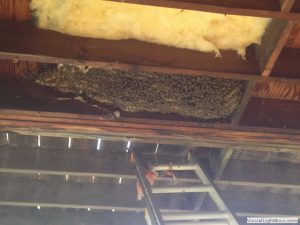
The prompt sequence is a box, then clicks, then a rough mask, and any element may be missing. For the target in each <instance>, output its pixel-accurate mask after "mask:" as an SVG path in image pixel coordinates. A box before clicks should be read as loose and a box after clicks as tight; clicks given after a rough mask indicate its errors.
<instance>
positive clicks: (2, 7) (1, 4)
mask: <svg viewBox="0 0 300 225" xmlns="http://www.w3.org/2000/svg"><path fill="white" fill-rule="evenodd" d="M29 1H30V0H0V19H1V20H14V21H27V20H29V19H30V18H31V15H30V11H29Z"/></svg>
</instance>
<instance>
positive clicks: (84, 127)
mask: <svg viewBox="0 0 300 225" xmlns="http://www.w3.org/2000/svg"><path fill="white" fill-rule="evenodd" d="M25 114H26V113H25ZM43 115H44V113H43V112H27V115H24V114H23V112H22V111H17V110H1V111H0V125H1V127H0V129H1V130H2V131H3V130H4V131H5V130H12V131H16V130H21V131H34V132H35V133H36V134H38V133H39V132H42V131H43V130H44V131H47V130H48V131H49V130H52V132H55V133H56V134H58V133H69V134H70V133H73V134H76V133H77V134H81V135H83V134H88V135H92V136H94V137H99V135H101V136H111V137H122V138H121V139H119V140H122V139H123V140H124V139H125V138H130V139H131V140H132V141H134V140H144V141H146V140H148V142H149V140H153V141H154V143H158V142H159V143H166V142H169V143H171V144H172V143H182V144H185V143H189V144H195V145H198V146H199V145H201V146H206V147H209V146H210V147H213V146H214V147H221V148H224V147H229V148H230V147H232V148H233V149H252V150H255V149H257V150H274V151H275V150H278V149H281V150H286V149H290V150H295V151H299V149H298V146H299V142H300V135H299V132H298V131H292V130H287V129H281V130H276V129H275V130H271V129H261V130H259V129H257V128H249V127H244V128H243V127H238V128H233V127H231V126H219V127H217V126H214V127H211V128H208V126H209V125H207V124H200V123H196V126H195V124H194V125H193V126H189V125H191V124H189V123H187V124H185V123H184V122H181V125H179V124H176V123H173V122H172V121H162V122H160V121H154V122H152V123H151V120H142V119H139V120H134V119H133V120H132V122H129V121H126V119H125V118H123V119H122V120H116V121H112V120H106V119H103V118H101V117H100V118H99V117H97V116H88V115H85V116H83V117H82V118H84V117H85V118H86V119H80V117H81V115H76V114H75V115H74V116H75V117H78V119H72V118H67V117H66V116H67V115H68V114H65V116H62V117H59V116H60V115H64V114H60V113H53V114H51V113H46V115H48V117H47V116H46V117H44V116H43ZM49 115H52V116H55V117H49ZM87 118H90V119H87ZM134 121H135V122H134ZM148 121H149V122H148ZM156 122H158V123H156ZM232 137H235V139H234V140H233V139H232ZM157 141H158V142H157ZM146 142H147V141H146Z"/></svg>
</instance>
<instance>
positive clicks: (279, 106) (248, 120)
mask: <svg viewBox="0 0 300 225" xmlns="http://www.w3.org/2000/svg"><path fill="white" fill-rule="evenodd" d="M299 113H300V102H299V101H288V100H278V99H268V98H257V97H255V98H254V97H253V98H251V100H250V101H249V105H248V109H247V110H246V111H245V114H244V116H243V119H242V121H241V125H246V126H247V125H249V126H259V127H273V128H284V129H299V128H300V120H299V116H298V115H299Z"/></svg>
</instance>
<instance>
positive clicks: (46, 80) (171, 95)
mask: <svg viewBox="0 0 300 225" xmlns="http://www.w3.org/2000/svg"><path fill="white" fill-rule="evenodd" d="M35 80H36V82H37V83H39V84H41V85H46V86H50V87H54V88H55V89H58V90H59V91H61V92H70V93H73V94H75V95H78V96H83V97H84V98H88V99H90V100H93V101H95V102H98V103H99V105H101V104H106V105H111V106H113V107H116V108H119V109H121V110H123V111H128V112H156V113H163V114H168V113H175V114H179V115H182V116H187V117H195V118H199V119H203V120H210V119H224V118H228V117H230V116H232V114H233V113H234V112H235V110H236V109H237V107H238V105H239V103H240V101H241V98H242V95H243V92H244V89H245V85H246V82H245V81H237V80H230V79H218V78H212V77H205V76H191V75H175V74H159V73H154V72H141V71H121V70H115V69H110V68H101V69H99V68H82V67H77V66H70V65H58V66H57V65H56V66H51V67H47V68H43V69H42V70H41V71H39V73H38V75H36V77H35Z"/></svg>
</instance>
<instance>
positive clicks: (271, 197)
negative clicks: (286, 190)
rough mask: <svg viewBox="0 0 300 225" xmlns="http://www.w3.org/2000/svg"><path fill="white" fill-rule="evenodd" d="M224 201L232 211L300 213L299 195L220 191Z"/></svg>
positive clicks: (270, 213)
mask: <svg viewBox="0 0 300 225" xmlns="http://www.w3.org/2000/svg"><path fill="white" fill-rule="evenodd" d="M221 196H222V197H223V199H224V201H225V202H226V203H227V204H228V205H229V206H230V207H231V209H232V210H233V211H234V212H248V213H253V214H257V213H261V214H269V215H272V214H273V215H274V214H277V215H280V214H281V215H291V216H292V215H297V216H299V215H300V208H299V207H298V205H299V204H300V198H299V195H286V194H278V193H277V194H275V193H268V192H264V193H255V194H254V193H252V192H251V191H240V192H238V191H221Z"/></svg>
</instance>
